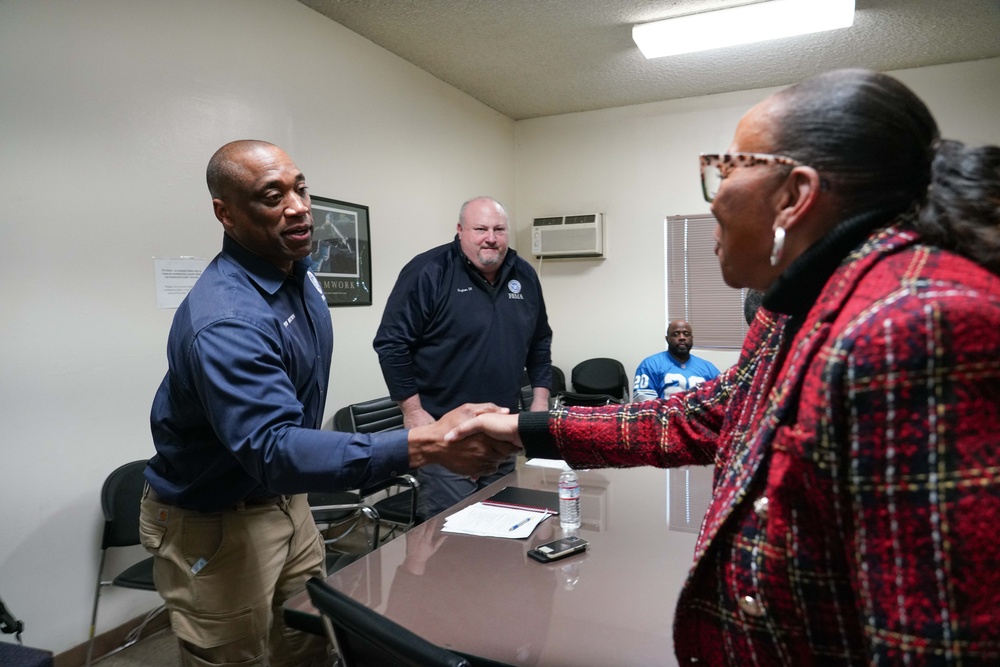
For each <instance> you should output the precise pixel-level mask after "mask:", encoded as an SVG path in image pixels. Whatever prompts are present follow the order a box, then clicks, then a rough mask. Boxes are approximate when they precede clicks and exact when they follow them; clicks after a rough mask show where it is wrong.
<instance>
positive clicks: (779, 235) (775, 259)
mask: <svg viewBox="0 0 1000 667" xmlns="http://www.w3.org/2000/svg"><path fill="white" fill-rule="evenodd" d="M784 251H785V228H784V227H775V228H774V243H773V244H772V245H771V266H777V265H778V263H779V262H781V253H783V252H784Z"/></svg>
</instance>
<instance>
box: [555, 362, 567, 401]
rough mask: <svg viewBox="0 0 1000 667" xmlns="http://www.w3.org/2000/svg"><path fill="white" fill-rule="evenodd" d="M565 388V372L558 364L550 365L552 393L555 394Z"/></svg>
mask: <svg viewBox="0 0 1000 667" xmlns="http://www.w3.org/2000/svg"><path fill="white" fill-rule="evenodd" d="M565 390H566V374H565V373H563V372H562V369H561V368H559V367H558V366H553V367H552V388H551V392H552V395H553V396H555V395H556V394H558V393H559V392H560V391H565Z"/></svg>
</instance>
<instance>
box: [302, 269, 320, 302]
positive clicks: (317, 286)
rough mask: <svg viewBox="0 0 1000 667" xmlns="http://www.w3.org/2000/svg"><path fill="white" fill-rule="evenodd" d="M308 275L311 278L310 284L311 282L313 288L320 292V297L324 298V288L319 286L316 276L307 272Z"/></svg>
mask: <svg viewBox="0 0 1000 667" xmlns="http://www.w3.org/2000/svg"><path fill="white" fill-rule="evenodd" d="M306 275H307V276H309V282H311V283H312V285H313V287H315V288H316V291H317V292H319V295H320V296H323V288H322V287H320V286H319V281H318V280H316V276H314V275H313V272H312V271H307V272H306Z"/></svg>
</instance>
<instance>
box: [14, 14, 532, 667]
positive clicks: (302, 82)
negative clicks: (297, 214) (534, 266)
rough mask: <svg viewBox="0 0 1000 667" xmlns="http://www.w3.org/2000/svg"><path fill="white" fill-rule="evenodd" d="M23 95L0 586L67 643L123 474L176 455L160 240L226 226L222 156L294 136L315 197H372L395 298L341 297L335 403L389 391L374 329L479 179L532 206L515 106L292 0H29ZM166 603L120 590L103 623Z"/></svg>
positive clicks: (31, 628)
mask: <svg viewBox="0 0 1000 667" xmlns="http://www.w3.org/2000/svg"><path fill="white" fill-rule="evenodd" d="M0 91H2V92H0V152H2V157H3V159H2V161H0V201H2V202H3V211H4V219H3V221H2V223H0V290H2V292H3V297H2V301H0V303H2V304H3V311H4V312H3V318H2V319H0V331H2V338H0V340H2V341H3V345H2V347H0V424H2V428H3V434H2V436H0V442H2V448H3V455H2V460H0V498H2V511H0V515H2V516H0V597H2V598H3V600H4V601H5V602H6V603H7V604H8V605H9V606H10V608H11V609H12V610H13V611H14V612H16V613H17V614H18V615H19V616H20V617H21V618H22V619H23V620H24V621H25V623H26V626H27V630H28V631H27V633H26V634H25V636H24V640H25V642H26V643H27V644H29V645H31V644H34V645H40V646H44V647H46V648H49V649H53V650H56V651H61V650H64V649H66V648H68V647H70V646H73V645H75V644H77V643H79V642H82V641H84V640H85V638H86V636H87V628H88V623H89V618H90V616H89V614H90V600H91V596H92V595H93V592H92V587H93V583H94V577H95V574H96V570H97V550H98V531H99V526H100V513H101V510H100V506H99V498H98V495H99V491H100V488H101V483H102V482H103V480H104V477H105V476H106V475H107V473H108V472H110V471H111V470H112V469H113V468H114V467H116V466H117V465H118V464H120V463H124V462H126V461H130V460H133V459H140V458H148V457H149V456H151V455H152V453H153V449H152V443H151V441H150V436H149V423H148V415H149V407H150V401H151V398H152V395H153V392H154V390H155V389H156V386H157V385H158V383H159V381H160V379H161V378H162V376H163V373H164V371H165V369H166V359H165V354H164V353H165V341H166V335H167V330H168V328H169V325H170V319H171V317H172V315H173V311H172V310H157V309H156V307H155V294H154V290H153V262H152V258H153V257H154V256H159V257H177V256H180V255H196V256H204V257H212V256H213V255H215V253H217V252H218V249H219V246H220V243H221V240H222V228H221V226H220V225H219V223H218V222H217V221H216V220H215V218H214V216H213V215H212V209H211V201H210V198H209V196H208V192H207V190H206V188H205V182H204V170H205V165H206V163H207V162H208V158H209V157H210V156H211V154H212V152H213V151H214V150H215V149H216V148H218V147H219V146H221V145H222V144H223V143H225V142H226V141H229V140H232V139H237V138H245V137H256V138H263V139H267V140H270V141H273V142H275V143H277V144H279V145H281V146H283V147H284V148H285V149H287V150H288V152H289V153H290V154H291V155H292V157H293V158H294V159H295V160H296V162H297V163H298V165H299V167H301V168H302V170H303V171H304V172H305V173H306V175H307V177H308V182H309V184H310V186H311V188H312V191H313V193H314V194H318V195H322V196H326V197H333V198H336V199H342V200H346V201H351V202H357V203H361V204H367V205H368V206H370V207H371V211H370V213H371V221H372V249H373V257H372V263H373V269H374V275H373V281H372V282H373V289H374V305H373V306H372V307H368V308H336V309H333V311H332V314H333V320H334V327H335V334H336V349H335V353H334V362H333V382H332V384H331V392H330V400H329V404H328V408H327V415H328V416H332V414H333V411H334V410H335V409H336V408H337V407H340V406H342V405H345V404H347V403H350V402H353V401H357V400H364V399H367V398H374V397H376V396H379V395H384V393H385V384H384V382H383V380H382V377H381V373H380V371H379V368H378V362H377V359H376V357H375V353H374V352H373V351H372V348H371V341H372V338H373V336H374V334H375V329H376V327H377V326H378V321H379V319H380V317H381V314H382V308H383V307H384V304H385V299H386V297H387V295H388V292H389V289H390V288H391V286H392V284H393V282H394V281H395V278H396V275H397V273H398V272H399V269H400V268H401V267H402V265H403V263H404V262H405V261H406V260H408V259H409V258H410V257H411V256H412V255H413V254H415V253H416V252H417V251H418V250H423V249H425V248H429V247H431V246H432V245H437V244H439V243H445V242H448V241H450V240H451V238H452V236H453V234H454V228H455V223H456V220H457V216H458V208H459V206H460V205H461V203H462V202H463V201H464V200H465V199H466V198H468V197H470V196H473V195H477V194H483V193H487V194H493V195H495V196H497V197H498V198H500V199H501V200H502V201H506V202H508V203H509V204H510V205H511V208H513V203H514V202H513V200H514V180H513V174H514V171H513V162H514V123H513V121H511V120H510V119H509V118H506V117H504V116H501V115H500V114H498V113H496V112H494V111H492V110H490V109H488V108H487V107H485V106H483V105H482V104H480V103H478V102H475V101H474V100H472V99H471V98H469V97H468V96H466V95H465V94H463V93H460V92H458V91H457V90H455V89H454V88H451V87H449V86H447V85H445V84H444V83H442V82H441V81H439V80H437V79H435V78H433V77H431V76H430V75H428V74H426V73H424V72H422V71H420V70H418V69H417V68H415V67H413V66H412V65H409V64H408V63H406V62H404V61H402V60H400V59H399V58H397V57H395V56H393V55H391V54H390V53H388V52H387V51H385V50H383V49H381V48H379V47H376V46H375V45H373V44H372V43H371V42H368V41H366V40H364V39H362V38H360V37H359V36H357V35H355V34H354V33H351V32H349V31H347V30H345V29H343V28H341V27H340V26H338V25H337V24H335V23H333V22H331V21H330V20H329V19H326V18H324V17H321V16H320V15H319V14H316V13H315V12H313V11H312V10H310V9H308V8H306V7H305V6H303V5H300V4H299V3H297V2H293V1H292V0H233V1H224V0H213V1H212V2H203V1H202V0H170V1H169V2H157V1H154V0H89V1H88V2H65V1H53V0H41V1H40V0H15V1H10V0H5V1H4V2H2V3H0ZM156 600H157V598H156V596H155V594H142V593H139V594H137V593H135V592H132V591H114V590H112V591H109V592H107V593H106V594H105V595H104V597H103V599H102V609H101V615H100V619H99V626H98V627H99V629H107V628H110V627H114V626H115V625H117V624H119V623H121V622H123V621H124V620H126V619H128V618H131V617H134V616H137V615H139V614H140V613H142V612H144V611H145V610H146V609H148V608H150V607H152V606H154V604H155V602H156ZM57 610H58V613H55V612H56V611H57Z"/></svg>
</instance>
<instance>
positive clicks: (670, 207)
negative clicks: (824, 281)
mask: <svg viewBox="0 0 1000 667" xmlns="http://www.w3.org/2000/svg"><path fill="white" fill-rule="evenodd" d="M895 74H896V75H897V76H898V77H899V78H900V79H902V80H903V81H904V82H905V83H907V84H908V85H910V86H912V87H913V89H914V90H915V91H916V92H917V94H918V95H920V96H921V97H922V98H923V99H924V101H925V102H926V103H927V104H928V106H929V107H930V108H931V111H932V112H933V113H934V115H935V116H936V118H937V119H938V123H939V125H940V126H941V130H942V134H943V135H944V136H945V137H948V138H953V139H959V140H962V141H966V142H969V143H974V144H982V143H994V144H1000V114H998V113H996V109H998V108H1000V59H996V58H994V59H989V60H980V61H974V62H968V63H957V64H953V65H942V66H937V67H926V68H920V69H914V70H904V71H900V72H896V73H895ZM773 90H775V89H773V88H772V89H762V90H750V91H744V92H737V93H727V94H722V95H712V96H708V97H700V98H690V99H683V100H675V101H669V102H657V103H652V104H643V105H636V106H631V107H621V108H617V109H606V110H603V111H593V112H587V113H578V114H568V115H564V116H552V117H548V118H538V119H532V120H525V121H519V122H518V123H517V126H516V136H517V153H516V168H515V173H516V178H517V210H518V237H519V239H520V241H521V246H522V247H525V248H528V249H529V250H530V239H531V237H530V226H531V219H532V218H536V217H541V216H547V215H557V214H573V213H596V212H602V213H605V214H606V218H607V252H606V258H605V259H603V260H560V261H551V260H545V261H544V262H543V264H542V265H541V273H542V283H543V286H544V289H545V301H546V304H547V306H548V310H549V319H550V321H551V324H552V329H553V331H554V332H555V338H554V341H553V361H554V363H555V364H556V365H558V366H560V367H561V368H562V369H563V370H564V371H566V373H567V374H568V373H569V370H570V369H571V368H572V367H573V365H574V364H576V363H577V362H579V361H581V360H583V359H587V358H589V357H600V356H611V357H616V358H618V359H620V360H621V361H622V363H623V364H624V365H625V368H626V370H627V372H628V373H629V374H631V373H633V372H634V371H635V368H636V366H637V365H638V364H639V362H640V361H642V359H643V358H644V357H646V356H647V355H649V354H652V353H654V352H658V351H660V350H663V349H665V343H664V340H663V333H664V331H665V329H666V308H665V298H666V297H665V290H664V285H663V275H664V259H663V252H664V246H663V218H664V217H665V216H668V215H691V214H696V213H707V212H708V204H706V203H705V201H704V199H702V195H701V184H700V180H699V173H698V154H699V153H701V152H705V153H712V152H721V151H724V150H725V149H726V148H727V147H728V146H729V143H730V140H731V139H732V134H733V131H734V130H735V128H736V123H737V122H738V121H739V119H740V116H742V114H743V113H744V112H745V111H746V110H747V109H749V108H750V107H751V106H753V105H754V104H755V103H757V102H758V101H759V100H761V99H763V98H764V97H766V96H767V95H768V94H770V93H771V92H772V91H773ZM706 261H715V258H714V257H707V258H706ZM535 265H536V267H537V266H538V263H537V261H536V262H535ZM692 326H693V327H694V332H695V353H696V354H699V355H701V356H704V357H706V358H709V359H711V360H712V361H713V362H714V363H715V364H716V365H717V366H719V367H720V368H723V367H726V366H729V365H731V364H733V363H735V361H736V354H735V353H734V352H720V351H712V350H703V349H702V350H699V349H698V347H697V342H698V341H697V339H698V323H697V322H692Z"/></svg>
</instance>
